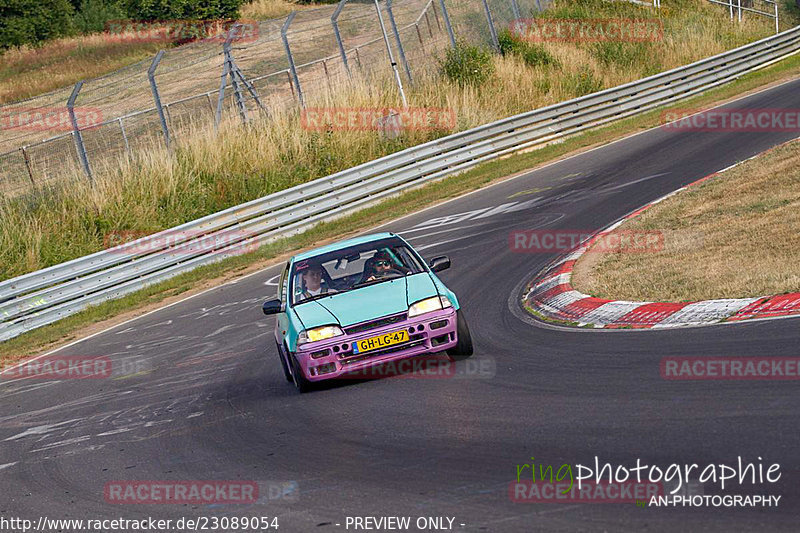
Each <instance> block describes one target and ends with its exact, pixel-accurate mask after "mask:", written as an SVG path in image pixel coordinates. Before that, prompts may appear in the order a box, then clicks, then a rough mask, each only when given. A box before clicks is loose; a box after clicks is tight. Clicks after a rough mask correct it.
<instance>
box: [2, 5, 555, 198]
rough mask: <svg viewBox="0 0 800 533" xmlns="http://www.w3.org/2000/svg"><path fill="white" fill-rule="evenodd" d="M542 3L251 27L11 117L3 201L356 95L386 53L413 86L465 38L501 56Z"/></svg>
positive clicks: (390, 9)
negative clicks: (356, 86)
mask: <svg viewBox="0 0 800 533" xmlns="http://www.w3.org/2000/svg"><path fill="white" fill-rule="evenodd" d="M542 2H543V0H446V1H445V0H394V1H391V0H381V1H380V2H376V1H374V0H373V1H369V0H342V1H341V2H340V3H339V4H333V5H326V6H323V7H319V8H313V9H307V10H302V11H298V12H294V13H292V14H290V15H288V16H287V17H285V18H281V19H274V20H266V21H243V22H240V23H239V24H238V25H236V26H234V27H232V28H225V29H221V30H220V31H218V32H217V33H216V34H215V35H213V36H212V37H209V38H206V39H204V40H202V41H197V42H193V43H191V44H188V45H183V46H180V47H176V48H172V49H169V50H167V51H166V52H164V53H159V54H158V55H157V56H156V57H155V58H153V59H152V60H151V59H148V60H145V61H141V62H139V63H135V64H133V65H130V66H128V67H125V68H123V69H120V70H117V71H115V72H112V73H110V74H108V75H105V76H102V77H99V78H95V79H91V80H86V81H85V82H80V83H79V84H77V85H76V87H74V88H64V89H59V90H56V91H53V92H50V93H48V94H44V95H41V96H37V97H34V98H31V99H28V100H24V101H20V102H15V103H13V104H9V105H5V106H1V107H0V194H2V195H4V196H6V197H10V196H16V195H18V194H21V193H25V192H28V191H31V190H33V191H36V190H38V188H40V187H42V186H46V185H48V184H51V183H54V182H55V181H59V180H61V181H63V180H64V179H66V178H69V177H75V176H81V175H83V177H84V178H85V179H89V180H92V179H93V176H94V175H95V174H97V173H102V172H104V171H106V170H107V169H113V168H114V167H117V166H118V165H119V163H120V159H125V158H129V157H133V156H135V155H136V154H139V153H143V152H144V151H146V150H147V149H148V147H152V146H153V143H154V142H156V143H166V144H167V145H170V143H174V142H180V137H181V134H182V132H185V131H187V129H188V128H189V126H191V125H194V124H198V123H201V124H204V123H207V122H208V121H215V122H216V123H219V121H220V120H221V119H222V118H223V117H225V116H230V115H231V114H236V115H238V116H239V117H240V118H241V120H242V121H244V122H248V121H250V120H252V119H253V118H254V117H255V116H256V115H258V114H261V113H263V114H266V115H267V116H268V115H269V114H270V112H271V111H275V110H278V109H285V108H288V107H291V106H300V105H304V103H305V100H307V99H309V98H314V97H316V96H322V95H324V94H325V93H326V92H329V91H330V90H331V88H332V87H339V86H341V87H342V90H346V87H345V86H342V85H341V81H342V80H344V79H346V78H347V77H348V76H350V75H353V74H354V73H356V72H357V73H358V74H359V75H362V76H373V75H385V74H386V73H387V72H390V71H391V69H392V68H393V67H394V65H392V64H391V63H390V60H389V51H388V50H387V47H389V48H390V49H391V54H392V58H393V59H394V61H395V62H396V68H397V69H398V70H399V72H400V74H401V76H402V78H403V80H404V81H403V83H413V81H414V76H415V74H422V73H423V72H425V70H426V69H429V68H430V67H431V66H433V65H434V64H435V58H436V57H438V56H441V54H442V52H443V51H444V50H445V49H446V48H447V47H448V46H452V45H453V43H454V40H455V39H456V38H457V39H463V40H465V41H468V42H473V43H481V44H486V45H490V46H491V45H495V46H496V43H497V38H496V37H497V32H498V31H501V29H502V28H507V27H509V25H510V24H511V22H512V21H513V20H514V19H516V18H520V17H522V18H525V17H530V16H532V15H533V14H535V13H536V12H538V11H539V10H541V9H542V7H543V4H542ZM490 21H491V22H492V24H491V25H490ZM384 31H385V33H384ZM150 35H151V34H150V33H145V34H144V35H140V34H137V33H128V34H125V33H119V34H109V37H108V38H109V39H143V38H150V37H149V36H150ZM71 96H72V97H73V98H72V101H70V97H71Z"/></svg>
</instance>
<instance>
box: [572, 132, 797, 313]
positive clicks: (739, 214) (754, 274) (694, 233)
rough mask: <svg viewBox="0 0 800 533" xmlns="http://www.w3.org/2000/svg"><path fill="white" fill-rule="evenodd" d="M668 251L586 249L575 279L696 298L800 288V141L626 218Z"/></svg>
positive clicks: (591, 287)
mask: <svg viewBox="0 0 800 533" xmlns="http://www.w3.org/2000/svg"><path fill="white" fill-rule="evenodd" d="M627 230H647V231H661V232H663V234H664V249H663V250H662V251H660V252H657V253H642V254H613V255H606V254H591V253H590V254H586V255H585V256H584V257H585V258H586V261H592V259H595V260H596V263H595V264H594V265H585V264H584V265H582V263H585V260H584V259H583V258H582V259H581V260H580V261H579V262H578V268H577V269H576V275H575V278H574V280H573V285H574V286H575V288H576V289H577V290H579V291H582V292H585V293H588V294H592V295H595V296H599V297H601V298H613V299H620V300H650V301H676V302H677V301H693V300H707V299H714V298H744V297H755V296H765V295H770V294H781V293H785V292H798V291H800V141H793V142H791V143H788V144H785V145H782V146H780V147H778V148H775V149H773V150H770V151H768V152H766V153H764V154H762V155H760V156H759V157H757V158H756V159H753V160H750V161H747V162H745V163H743V164H742V165H740V166H738V167H735V168H733V169H731V170H729V171H727V172H725V173H723V174H720V175H719V176H717V177H715V178H712V179H711V180H709V181H706V182H704V183H703V184H701V185H698V186H696V187H691V188H689V189H688V190H686V191H683V192H681V193H679V194H677V195H676V196H673V197H672V198H669V199H668V200H665V201H663V202H661V203H659V204H656V205H655V206H653V207H651V208H650V209H648V210H647V211H645V212H644V213H643V214H642V215H640V216H639V217H636V218H634V219H631V220H630V221H629V222H626V223H625V224H623V225H622V226H621V227H620V228H619V230H618V231H627Z"/></svg>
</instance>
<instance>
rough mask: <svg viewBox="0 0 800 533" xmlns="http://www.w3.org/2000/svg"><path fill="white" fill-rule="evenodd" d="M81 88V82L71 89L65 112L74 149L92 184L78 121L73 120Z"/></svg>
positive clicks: (92, 178) (90, 170)
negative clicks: (67, 116)
mask: <svg viewBox="0 0 800 533" xmlns="http://www.w3.org/2000/svg"><path fill="white" fill-rule="evenodd" d="M81 87H83V80H81V81H79V82H78V83H76V84H75V87H74V88H73V89H72V94H71V95H70V97H69V100H67V111H68V112H69V119H70V121H71V122H72V138H73V139H74V140H75V147H76V148H77V149H78V157H80V160H81V166H82V167H83V172H84V173H85V174H86V177H87V178H89V181H90V182H91V183H92V184H94V177H93V176H92V169H91V167H89V157H88V156H87V155H86V146H85V145H84V144H83V135H81V130H80V128H78V119H77V118H75V99H76V98H78V93H79V92H81Z"/></svg>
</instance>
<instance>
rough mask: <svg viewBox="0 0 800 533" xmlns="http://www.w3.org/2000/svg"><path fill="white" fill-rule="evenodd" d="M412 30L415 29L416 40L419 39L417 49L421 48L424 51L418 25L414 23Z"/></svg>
mask: <svg viewBox="0 0 800 533" xmlns="http://www.w3.org/2000/svg"><path fill="white" fill-rule="evenodd" d="M414 28H416V29H417V39H419V47H420V48H422V51H423V52H424V51H425V43H423V42H422V33H421V32H420V31H419V24H417V23H416V22H415V23H414Z"/></svg>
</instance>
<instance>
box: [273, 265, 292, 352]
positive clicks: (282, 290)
mask: <svg viewBox="0 0 800 533" xmlns="http://www.w3.org/2000/svg"><path fill="white" fill-rule="evenodd" d="M288 278H289V263H286V266H285V267H284V268H283V274H281V279H280V281H279V282H278V298H280V300H281V309H282V311H281V312H280V313H278V314H277V315H275V338H276V339H277V340H278V343H279V344H281V345H283V344H284V338H285V336H286V332H287V331H288V329H289V315H288V314H287V313H288V309H287V305H288V296H289V281H288Z"/></svg>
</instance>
